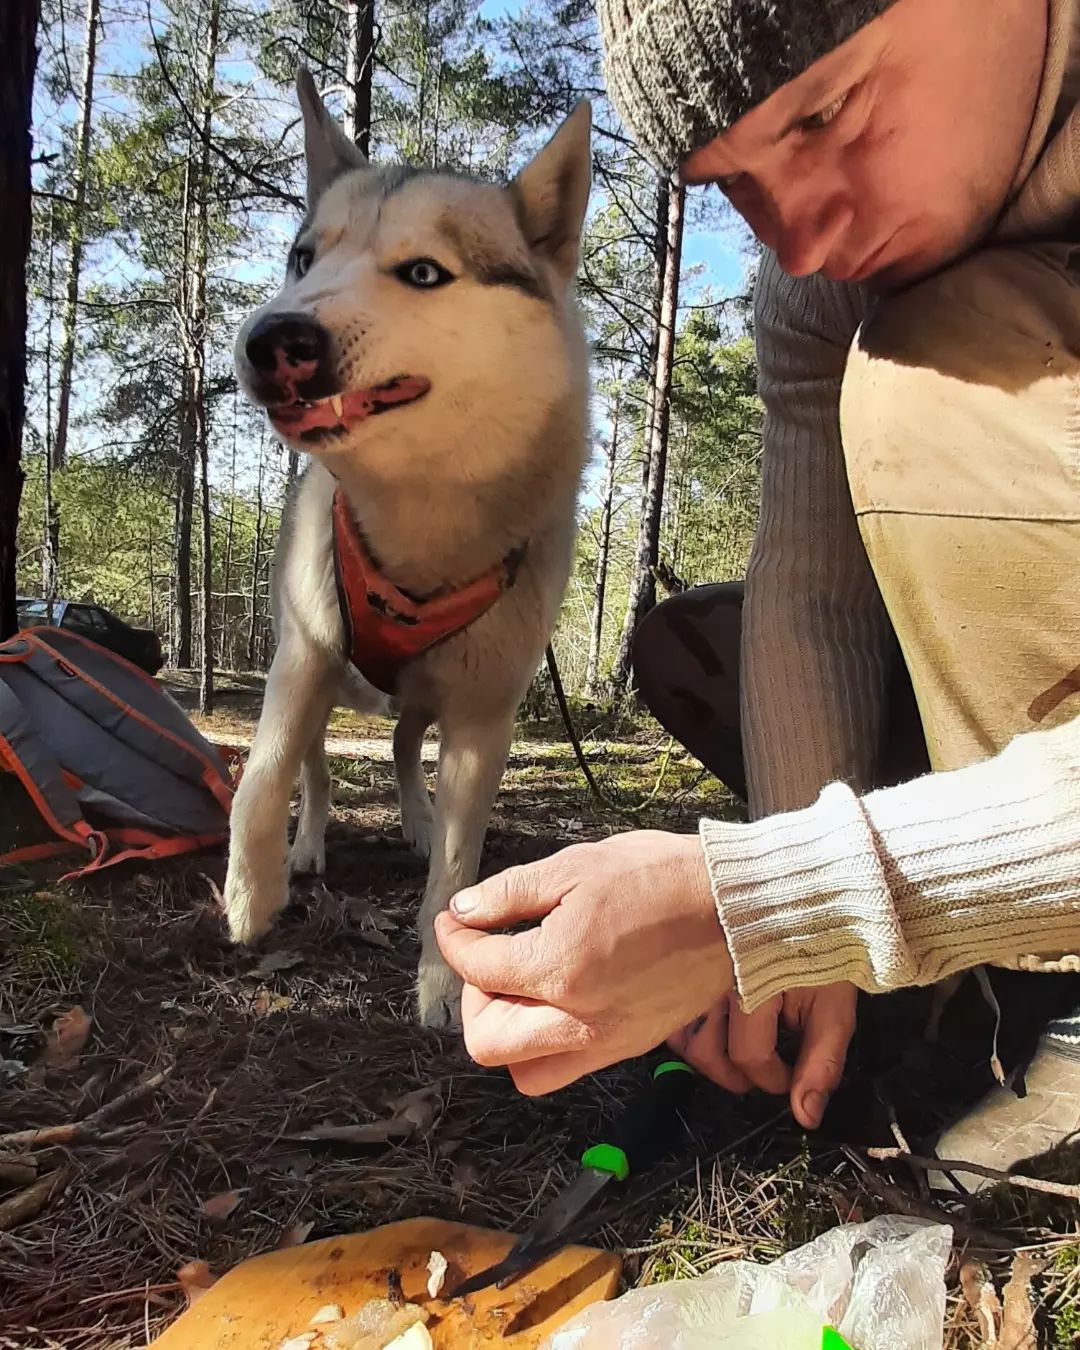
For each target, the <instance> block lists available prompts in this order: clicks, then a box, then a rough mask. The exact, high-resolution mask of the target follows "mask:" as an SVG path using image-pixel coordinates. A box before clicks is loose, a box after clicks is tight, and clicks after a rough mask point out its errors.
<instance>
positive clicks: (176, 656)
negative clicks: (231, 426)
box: [172, 371, 195, 669]
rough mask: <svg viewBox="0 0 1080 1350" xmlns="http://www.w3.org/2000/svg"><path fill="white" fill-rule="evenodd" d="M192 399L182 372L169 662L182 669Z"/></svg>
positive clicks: (186, 658) (186, 647) (186, 648)
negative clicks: (170, 656)
mask: <svg viewBox="0 0 1080 1350" xmlns="http://www.w3.org/2000/svg"><path fill="white" fill-rule="evenodd" d="M191 400H192V394H191V375H190V372H188V371H185V372H184V378H183V394H182V401H183V411H182V414H181V415H182V419H183V420H182V422H181V426H180V462H179V464H178V465H177V469H176V516H175V525H174V529H173V618H172V663H173V665H174V666H178V667H180V668H181V669H187V668H188V667H190V665H191V518H192V513H193V508H194V503H195V472H194V468H195V466H194V463H193V455H192V452H193V450H194V445H195V431H194V426H193V418H194V410H193V408H192V404H191Z"/></svg>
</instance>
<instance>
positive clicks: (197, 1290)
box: [176, 1261, 218, 1308]
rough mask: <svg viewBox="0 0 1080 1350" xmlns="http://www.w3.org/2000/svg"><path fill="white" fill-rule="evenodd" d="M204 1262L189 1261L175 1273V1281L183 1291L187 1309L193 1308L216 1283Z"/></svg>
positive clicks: (215, 1278) (214, 1277) (213, 1275)
mask: <svg viewBox="0 0 1080 1350" xmlns="http://www.w3.org/2000/svg"><path fill="white" fill-rule="evenodd" d="M217 1278H218V1277H217V1276H216V1275H215V1274H213V1273H212V1271H211V1270H210V1267H209V1266H208V1265H207V1264H206V1262H205V1261H189V1262H188V1263H187V1265H186V1266H181V1267H180V1269H179V1270H178V1271H177V1272H176V1279H177V1282H178V1283H179V1285H180V1288H181V1289H182V1290H183V1291H184V1297H185V1298H186V1299H187V1305H188V1307H189V1308H190V1307H193V1306H194V1304H196V1303H198V1301H199V1299H201V1298H202V1296H203V1294H205V1293H206V1291H207V1290H208V1289H209V1288H210V1286H211V1285H212V1284H215V1283H216V1282H217Z"/></svg>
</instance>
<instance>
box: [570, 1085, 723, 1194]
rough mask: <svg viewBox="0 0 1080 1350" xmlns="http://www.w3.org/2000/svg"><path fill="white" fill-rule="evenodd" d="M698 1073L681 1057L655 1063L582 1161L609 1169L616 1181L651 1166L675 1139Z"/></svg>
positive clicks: (584, 1163) (584, 1164)
mask: <svg viewBox="0 0 1080 1350" xmlns="http://www.w3.org/2000/svg"><path fill="white" fill-rule="evenodd" d="M697 1077H698V1075H697V1073H696V1072H695V1070H694V1069H692V1068H691V1067H690V1065H689V1064H686V1063H684V1062H683V1061H682V1060H681V1059H668V1060H665V1061H664V1062H663V1063H662V1064H659V1065H657V1067H656V1068H655V1069H654V1070H653V1075H652V1078H651V1080H650V1081H649V1083H648V1085H647V1087H646V1088H645V1089H644V1091H643V1092H641V1093H640V1094H639V1095H638V1096H637V1097H635V1098H634V1099H633V1101H631V1103H630V1105H629V1106H628V1107H627V1109H626V1111H625V1113H624V1114H623V1116H622V1118H621V1119H620V1120H618V1121H616V1123H615V1125H614V1127H613V1128H612V1130H611V1132H610V1134H609V1135H608V1137H607V1138H606V1139H604V1140H602V1141H601V1142H599V1143H597V1144H594V1145H593V1146H592V1148H589V1149H586V1150H585V1152H584V1153H583V1154H582V1157H581V1165H582V1166H583V1167H591V1168H593V1169H594V1170H595V1171H597V1172H609V1173H610V1174H611V1175H612V1176H613V1177H614V1178H615V1180H616V1181H625V1180H626V1178H627V1177H628V1176H629V1175H630V1174H631V1173H632V1172H634V1173H637V1172H643V1171H645V1170H647V1169H648V1168H649V1167H651V1166H652V1164H653V1163H654V1162H656V1161H657V1159H659V1158H660V1157H662V1156H663V1155H664V1154H665V1153H666V1152H667V1150H668V1149H669V1148H670V1147H671V1146H672V1145H674V1144H675V1143H677V1141H678V1138H679V1124H678V1122H679V1111H680V1110H681V1108H682V1106H683V1104H684V1102H685V1101H686V1099H687V1097H688V1096H689V1094H690V1093H691V1092H692V1091H693V1088H694V1084H695V1082H696V1080H697Z"/></svg>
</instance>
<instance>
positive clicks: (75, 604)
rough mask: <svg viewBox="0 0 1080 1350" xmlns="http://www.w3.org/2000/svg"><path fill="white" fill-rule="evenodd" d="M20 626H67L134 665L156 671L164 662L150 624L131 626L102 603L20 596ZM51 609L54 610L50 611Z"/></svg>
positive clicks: (16, 603)
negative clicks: (148, 625) (91, 603)
mask: <svg viewBox="0 0 1080 1350" xmlns="http://www.w3.org/2000/svg"><path fill="white" fill-rule="evenodd" d="M15 607H16V609H17V611H18V615H19V627H20V628H34V627H36V626H37V625H38V624H43V623H47V624H52V626H53V627H54V628H66V629H68V631H69V632H72V633H78V634H79V635H80V637H87V638H90V640H91V641H92V642H96V643H98V645H99V646H101V647H108V649H109V651H111V652H116V654H117V656H123V657H125V658H126V659H127V660H128V661H130V662H131V663H132V664H133V665H136V666H139V667H140V668H141V669H142V670H145V671H146V672H147V674H148V675H156V674H157V673H158V671H159V670H160V669H161V667H162V666H163V665H164V664H165V658H164V656H163V655H162V651H161V640H160V639H159V638H158V635H157V634H156V633H155V632H153V631H151V630H150V629H149V628H132V626H131V625H130V624H128V623H125V622H124V621H123V619H118V618H117V617H116V615H115V614H112V613H110V612H109V610H107V609H104V608H103V607H102V606H101V605H87V604H83V603H81V602H80V601H75V600H54V601H53V602H52V604H51V605H50V603H49V601H48V600H31V599H29V598H27V597H22V596H20V597H19V598H18V599H17V600H16V601H15ZM50 611H51V612H50Z"/></svg>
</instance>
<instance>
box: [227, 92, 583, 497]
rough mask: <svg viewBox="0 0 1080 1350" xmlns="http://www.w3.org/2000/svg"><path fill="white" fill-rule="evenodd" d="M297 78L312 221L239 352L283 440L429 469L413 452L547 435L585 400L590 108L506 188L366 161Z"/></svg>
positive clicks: (251, 393) (321, 451) (244, 382)
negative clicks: (583, 286)
mask: <svg viewBox="0 0 1080 1350" xmlns="http://www.w3.org/2000/svg"><path fill="white" fill-rule="evenodd" d="M297 85H298V90H299V95H300V105H301V108H302V110H303V116H304V143H305V154H306V160H307V199H308V212H307V217H306V219H305V220H304V223H303V224H302V226H301V227H300V231H299V233H298V234H297V236H296V241H295V243H294V244H293V247H292V250H291V251H290V254H289V260H288V269H287V273H286V277H285V282H284V285H283V286H282V288H281V290H280V291H279V292H278V294H277V295H276V296H275V297H274V298H273V299H272V300H271V301H270V302H269V303H268V304H266V305H264V306H263V307H262V308H261V309H259V310H256V312H255V313H254V314H252V315H251V317H250V318H249V319H248V320H247V322H246V323H245V324H244V326H243V327H242V328H241V330H240V334H239V337H238V339H237V344H236V369H237V374H238V377H239V380H240V384H241V387H242V388H243V389H244V391H245V393H246V394H247V395H248V397H249V398H251V399H252V400H253V401H254V402H256V403H258V404H261V405H262V406H264V407H265V408H266V409H267V412H268V414H269V417H270V421H271V423H272V424H273V426H274V428H275V430H276V431H277V433H278V435H279V436H280V437H281V438H282V439H283V440H284V441H286V442H287V443H289V444H290V445H292V446H293V447H295V448H297V449H305V450H309V451H312V452H313V453H315V454H317V455H319V456H320V457H321V458H324V459H327V460H328V461H332V460H333V459H334V458H335V457H336V456H338V455H339V454H349V455H353V456H361V457H363V458H365V459H367V458H374V459H376V460H379V459H384V458H385V457H386V456H389V455H391V454H393V455H395V456H398V457H400V455H401V453H402V449H403V448H404V449H405V451H406V453H407V454H408V457H409V459H410V460H411V461H412V464H411V467H412V469H413V470H415V469H416V468H418V467H420V466H419V465H417V464H416V462H415V458H414V454H415V453H419V454H426V453H431V454H436V455H437V454H438V453H439V452H440V449H442V451H443V453H445V451H446V450H448V449H450V448H451V447H450V446H448V445H447V444H446V441H445V438H446V435H447V434H448V431H451V430H456V431H457V434H458V435H459V436H460V435H472V436H475V437H477V438H479V439H485V438H486V437H490V435H491V433H492V431H493V430H497V429H498V428H500V427H509V426H512V425H514V423H515V422H516V421H518V420H520V419H521V418H522V417H523V416H524V417H525V419H526V420H527V421H528V422H530V423H531V424H533V425H534V426H535V425H536V419H537V415H540V416H541V417H542V416H543V415H544V414H546V413H548V412H550V411H551V410H552V409H553V408H554V407H555V406H556V405H557V404H558V403H559V401H560V400H562V399H565V398H566V397H567V396H568V395H572V394H574V393H579V392H580V391H581V389H582V388H583V384H584V379H585V374H584V371H583V369H582V368H581V367H583V365H584V359H583V352H582V349H581V343H580V329H579V325H578V324H577V320H576V319H575V318H574V317H573V301H572V288H573V280H574V273H575V271H576V268H577V263H578V255H579V247H580V237H581V229H582V224H583V222H584V217H585V209H586V205H587V203H588V197H589V187H590V178H591V157H590V147H589V141H590V121H591V118H590V109H589V106H588V104H580V105H579V106H578V107H577V108H576V109H575V111H574V112H573V113H571V115H570V116H569V117H568V118H567V120H566V121H565V122H564V123H563V125H562V127H561V128H560V129H559V130H558V132H556V134H555V136H554V137H553V138H552V139H551V140H550V141H549V142H548V144H547V145H546V146H545V147H544V148H543V149H542V150H541V151H540V152H539V154H537V155H536V157H535V158H534V159H533V160H532V161H531V162H530V163H529V164H528V165H527V166H526V167H525V168H524V169H523V170H522V171H521V172H520V173H519V174H518V175H517V177H516V178H515V179H514V180H513V181H512V182H511V183H509V184H508V185H507V186H506V187H499V186H495V185H492V184H487V183H481V182H477V181H474V180H471V179H466V178H456V177H451V176H449V175H442V174H437V173H428V172H423V171H416V170H411V169H402V168H383V167H375V166H373V165H369V164H368V163H367V161H366V160H365V159H364V157H363V156H362V155H361V153H360V151H359V150H358V149H357V148H356V146H354V145H353V144H352V143H351V142H350V141H349V140H348V139H347V138H346V137H345V135H344V133H343V132H342V131H341V129H340V128H339V127H338V125H337V123H336V122H335V121H334V119H333V118H331V117H330V115H329V114H328V113H327V111H326V108H325V107H324V106H323V103H322V101H321V100H320V98H319V96H318V93H317V92H316V90H315V86H314V83H313V81H312V79H311V76H310V75H309V74H308V73H307V71H301V72H300V76H299V78H298V81H297ZM575 332H577V333H578V340H577V341H576V342H575V341H574V333H575ZM383 413H386V414H389V416H388V417H385V418H383V417H376V414H383ZM391 432H392V435H391V434H388V433H391ZM497 439H502V438H501V437H497ZM504 453H505V450H504ZM372 467H379V466H378V465H374V464H373V465H372ZM474 467H475V466H474Z"/></svg>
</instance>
